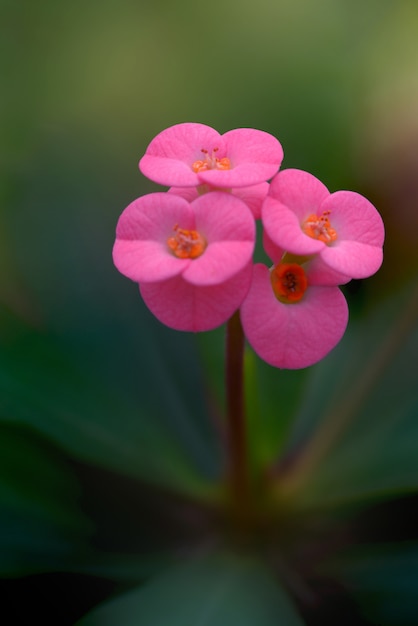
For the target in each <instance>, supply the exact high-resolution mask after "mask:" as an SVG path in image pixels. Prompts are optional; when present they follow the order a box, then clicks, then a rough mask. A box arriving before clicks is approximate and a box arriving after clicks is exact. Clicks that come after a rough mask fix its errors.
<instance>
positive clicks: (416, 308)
mask: <svg viewBox="0 0 418 626" xmlns="http://www.w3.org/2000/svg"><path fill="white" fill-rule="evenodd" d="M417 315H418V293H417V291H416V290H414V288H411V287H410V286H409V288H408V290H406V292H404V293H403V294H398V295H397V297H396V298H394V297H392V298H391V299H390V300H388V301H387V302H386V303H385V304H384V305H382V306H381V309H380V310H376V309H374V310H373V311H372V312H371V314H370V315H369V316H367V317H364V318H361V319H358V320H356V321H355V322H353V323H351V325H350V328H349V330H348V332H347V335H346V337H345V338H344V340H343V341H342V343H341V345H340V346H339V347H338V348H337V349H336V351H335V353H334V354H333V355H331V356H330V357H328V358H327V359H325V361H324V362H323V363H321V364H320V365H319V366H318V367H317V369H316V370H315V371H314V372H313V374H312V378H311V381H310V382H311V384H310V386H308V389H307V392H306V395H305V399H304V404H303V406H302V408H301V411H300V413H299V415H298V420H297V422H296V424H295V430H294V436H293V443H292V444H291V445H290V449H293V453H294V454H296V455H298V454H299V463H300V465H299V467H298V466H297V465H295V466H294V469H295V474H293V477H292V475H290V476H287V478H286V477H285V479H284V480H285V481H286V480H288V481H290V482H289V483H288V486H289V484H291V481H292V480H293V481H295V480H296V483H295V484H296V492H297V493H296V494H295V495H296V498H297V502H298V504H299V505H301V506H304V507H305V506H313V507H317V506H328V505H332V506H333V505H335V504H338V503H347V502H354V501H356V500H362V499H365V498H370V497H373V498H381V497H386V496H388V495H390V494H394V493H398V492H406V491H410V490H414V491H415V490H417V489H418V456H417V454H416V442H417V441H418V420H417V419H416V416H417V415H418V396H417V393H416V372H417V371H418V325H417V324H416V320H417ZM305 444H306V448H305V449H304V445H305ZM295 476H296V479H295Z"/></svg>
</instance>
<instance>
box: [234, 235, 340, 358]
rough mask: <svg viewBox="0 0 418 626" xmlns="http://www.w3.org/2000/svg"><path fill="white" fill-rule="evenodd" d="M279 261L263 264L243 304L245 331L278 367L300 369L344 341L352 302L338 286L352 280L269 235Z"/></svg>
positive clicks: (272, 252)
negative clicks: (279, 244)
mask: <svg viewBox="0 0 418 626" xmlns="http://www.w3.org/2000/svg"><path fill="white" fill-rule="evenodd" d="M264 244H265V248H266V251H267V252H268V254H269V256H270V257H271V258H272V260H273V262H274V265H273V267H272V268H271V269H270V270H269V269H268V268H267V267H266V266H265V265H262V264H257V265H255V266H254V269H253V279H252V283H251V287H250V290H249V292H248V295H247V297H246V298H245V300H244V302H243V303H242V305H241V322H242V326H243V329H244V333H245V335H246V337H247V339H248V341H249V343H250V345H251V346H252V347H253V349H254V351H255V352H256V353H257V354H258V356H259V357H260V358H262V359H263V360H264V361H266V362H267V363H269V364H270V365H273V366H274V367H280V368H286V369H300V368H303V367H308V366H309V365H313V364H314V363H316V362H318V361H320V360H321V359H322V358H323V357H324V356H326V355H327V354H328V352H330V350H332V349H333V348H334V347H335V346H336V345H337V343H338V342H339V341H340V339H341V337H342V336H343V334H344V331H345V329H346V326H347V322H348V307H347V302H346V300H345V298H344V296H343V294H342V293H341V291H340V290H339V289H338V287H336V285H337V284H341V283H343V282H347V281H348V280H350V279H349V278H348V277H344V276H342V275H341V274H338V273H337V272H335V271H334V270H332V269H330V268H328V267H327V266H326V265H325V264H324V263H323V262H322V261H321V259H320V258H319V257H318V256H316V257H313V258H312V259H311V260H309V261H306V262H304V263H301V262H297V261H296V259H297V258H298V257H293V255H290V254H288V253H286V254H284V253H283V250H281V249H280V248H278V247H277V246H276V245H275V244H274V243H273V242H272V241H271V240H270V239H269V238H268V236H265V238H264Z"/></svg>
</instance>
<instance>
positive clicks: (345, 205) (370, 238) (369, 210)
mask: <svg viewBox="0 0 418 626" xmlns="http://www.w3.org/2000/svg"><path fill="white" fill-rule="evenodd" d="M323 211H330V212H331V215H330V217H329V219H330V222H331V225H332V227H333V228H335V229H336V230H337V234H338V239H337V242H338V241H341V240H346V239H349V240H353V241H358V242H360V243H365V244H368V245H370V246H378V247H382V246H383V241H384V237H385V230H384V225H383V221H382V218H381V217H380V215H379V213H378V212H377V210H376V209H375V207H374V206H373V204H372V203H371V202H369V201H368V200H367V199H366V198H365V197H364V196H361V195H360V194H358V193H356V192H355V191H336V192H335V193H332V194H331V195H330V196H328V198H326V199H325V200H324V202H323V203H322V205H321V212H323Z"/></svg>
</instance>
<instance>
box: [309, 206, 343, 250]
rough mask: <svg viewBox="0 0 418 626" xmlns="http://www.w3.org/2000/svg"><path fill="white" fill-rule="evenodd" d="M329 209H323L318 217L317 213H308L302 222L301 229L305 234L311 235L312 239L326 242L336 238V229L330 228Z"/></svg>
mask: <svg viewBox="0 0 418 626" xmlns="http://www.w3.org/2000/svg"><path fill="white" fill-rule="evenodd" d="M330 214H331V211H324V212H323V213H322V215H321V216H320V217H318V216H317V215H314V214H312V215H310V216H309V217H307V218H306V220H305V221H304V222H303V224H302V230H303V232H304V233H305V235H308V237H312V238H313V239H319V241H323V242H324V243H326V244H330V243H332V242H333V241H336V239H337V231H336V230H335V228H332V226H331V222H330V221H329V217H328V216H329V215H330Z"/></svg>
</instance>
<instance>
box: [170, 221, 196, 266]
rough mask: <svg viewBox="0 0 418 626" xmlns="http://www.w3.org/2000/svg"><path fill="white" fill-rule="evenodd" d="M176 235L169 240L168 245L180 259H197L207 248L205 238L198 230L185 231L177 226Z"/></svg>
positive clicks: (175, 228) (174, 229)
mask: <svg viewBox="0 0 418 626" xmlns="http://www.w3.org/2000/svg"><path fill="white" fill-rule="evenodd" d="M173 232H174V235H173V236H172V237H169V238H168V239H167V245H168V247H169V248H170V250H171V252H172V253H173V254H174V256H176V257H178V258H179V259H197V257H199V256H200V255H201V254H203V252H204V251H205V248H206V241H205V239H204V237H202V235H201V234H200V233H198V232H197V230H183V229H182V228H179V227H178V224H176V225H175V226H174V227H173Z"/></svg>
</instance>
